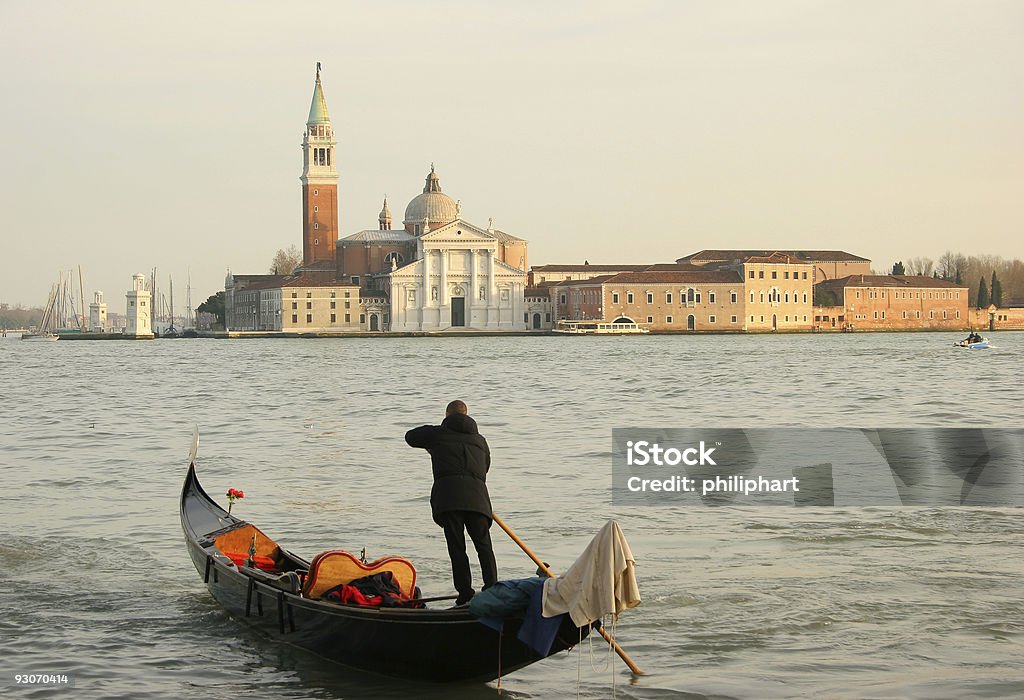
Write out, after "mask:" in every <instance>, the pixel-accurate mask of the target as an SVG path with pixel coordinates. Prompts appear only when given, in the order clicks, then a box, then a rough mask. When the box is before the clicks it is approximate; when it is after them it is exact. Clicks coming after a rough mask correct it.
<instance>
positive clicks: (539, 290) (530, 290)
mask: <svg viewBox="0 0 1024 700" xmlns="http://www.w3.org/2000/svg"><path fill="white" fill-rule="evenodd" d="M523 296H524V297H549V296H551V287H550V286H548V285H544V286H543V287H527V288H526V289H524V290H523Z"/></svg>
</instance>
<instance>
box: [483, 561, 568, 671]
mask: <svg viewBox="0 0 1024 700" xmlns="http://www.w3.org/2000/svg"><path fill="white" fill-rule="evenodd" d="M545 580H546V579H545V578H544V577H542V576H533V577H531V578H519V579H509V580H507V581H498V582H497V583H495V584H494V585H493V586H491V587H490V588H488V589H487V590H486V591H482V592H480V593H477V594H476V595H475V596H473V599H472V600H471V601H469V612H470V614H472V615H473V616H474V617H475V618H477V620H479V622H480V623H481V624H484V625H487V626H488V627H490V628H491V629H495V630H498V631H499V632H500V631H502V629H504V626H505V619H507V618H509V617H515V616H518V615H523V618H524V619H523V624H522V626H521V627H520V628H519V634H518V635H516V636H517V638H518V639H519V641H521V642H522V643H523V644H525V645H526V646H528V647H530V649H532V650H533V651H534V652H536V653H537V654H538V655H540V656H541V657H545V656H547V655H548V654H550V653H551V645H552V644H553V643H554V641H555V635H556V634H557V633H558V628H559V627H560V626H561V625H562V620H563V619H564V618H565V615H564V614H563V615H558V616H556V617H544V616H543V615H541V609H542V607H543V601H544V581H545Z"/></svg>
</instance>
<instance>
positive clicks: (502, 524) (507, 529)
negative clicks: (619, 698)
mask: <svg viewBox="0 0 1024 700" xmlns="http://www.w3.org/2000/svg"><path fill="white" fill-rule="evenodd" d="M491 520H493V521H494V522H496V523H498V527H500V528H501V529H502V530H504V531H505V534H506V535H508V536H509V537H511V538H512V541H513V542H515V543H516V544H517V545H519V548H520V549H521V550H523V551H524V552H526V556H528V557H530V559H532V560H533V563H534V564H536V565H537V567H538V568H539V569H540V570H541V571H543V572H544V573H545V574H546V575H547V576H548V577H549V578H555V575H554V573H552V572H551V569H549V568H548V565H547V564H545V563H544V562H543V561H541V560H540V558H539V557H538V556H537V555H536V554H534V553H533V550H531V549H530V548H529V547H527V546H526V543H525V542H523V541H522V540H521V539H519V536H518V535H517V534H516V533H514V532H512V528H510V527H509V526H508V525H506V524H505V521H503V520H502V519H501V518H499V517H498V514H497V513H491ZM597 631H598V632H600V633H601V636H602V637H604V640H605V641H606V642H608V643H609V644H610V645H611V647H612V649H614V650H615V653H616V654H618V655H619V658H620V659H622V660H623V661H625V662H626V665H627V666H629V670H630V671H632V672H633V674H634V675H636V676H642V675H644V672H643V671H641V670H640V667H639V666H637V665H636V664H635V663H633V659H631V658H629V654H627V653H626V652H625V650H624V649H623V648H622V647H620V646H619V644H618V642H616V641H615V640H614V639H612V636H611V635H610V634H608V632H606V631H605V629H604V625H601V627H599V628H598V630H597Z"/></svg>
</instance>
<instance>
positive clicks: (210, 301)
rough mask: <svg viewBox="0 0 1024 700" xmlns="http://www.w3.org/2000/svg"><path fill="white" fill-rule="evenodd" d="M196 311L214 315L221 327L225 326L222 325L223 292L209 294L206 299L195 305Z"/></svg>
mask: <svg viewBox="0 0 1024 700" xmlns="http://www.w3.org/2000/svg"><path fill="white" fill-rule="evenodd" d="M196 311H197V312H203V313H208V314H213V315H215V316H216V317H217V323H219V324H220V326H221V328H225V327H226V326H225V325H224V292H217V293H216V294H211V295H210V296H209V298H207V300H206V301H204V302H203V303H202V304H200V305H199V306H198V307H196Z"/></svg>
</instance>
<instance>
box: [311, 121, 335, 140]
mask: <svg viewBox="0 0 1024 700" xmlns="http://www.w3.org/2000/svg"><path fill="white" fill-rule="evenodd" d="M309 135H310V136H323V137H325V138H326V137H329V136H330V135H331V127H329V126H328V125H326V124H314V125H313V126H311V127H309Z"/></svg>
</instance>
